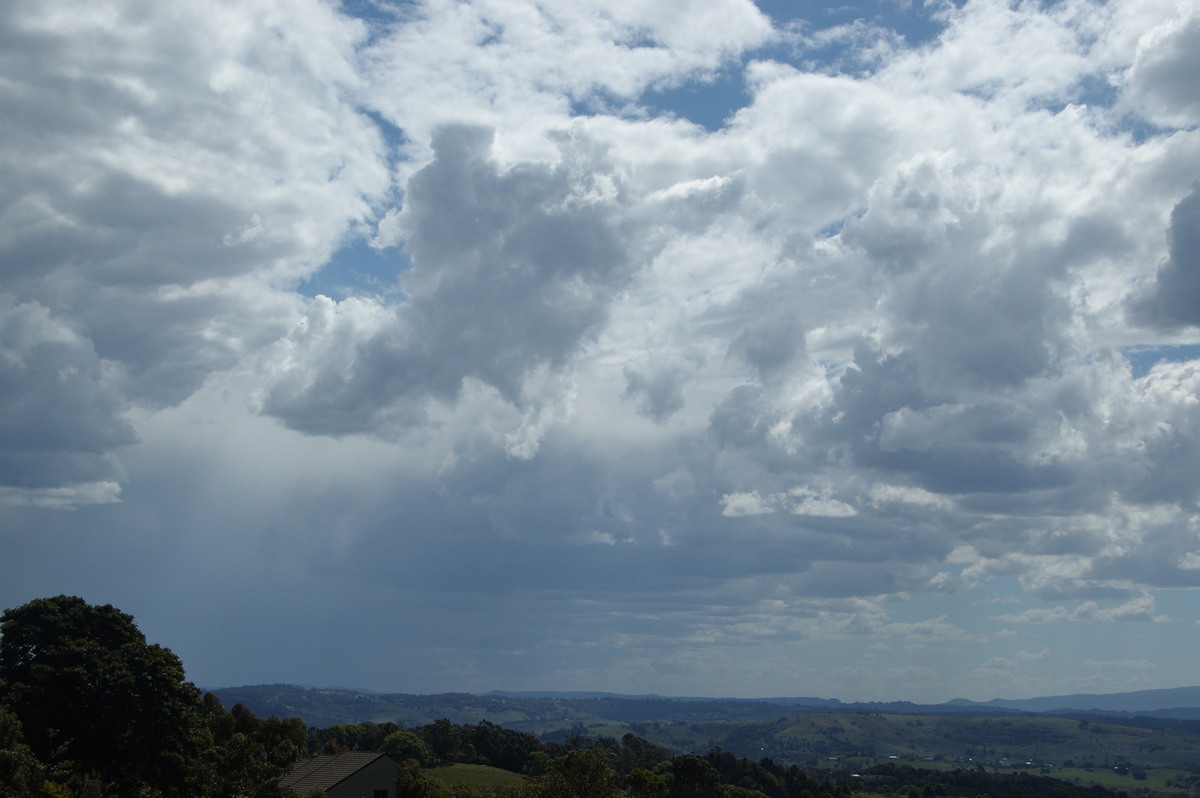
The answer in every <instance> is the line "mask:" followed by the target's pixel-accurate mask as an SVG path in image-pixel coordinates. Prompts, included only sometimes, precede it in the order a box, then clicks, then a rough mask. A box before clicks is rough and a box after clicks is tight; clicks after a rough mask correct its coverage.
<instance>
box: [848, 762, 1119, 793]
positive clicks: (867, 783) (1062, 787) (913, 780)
mask: <svg viewBox="0 0 1200 798" xmlns="http://www.w3.org/2000/svg"><path fill="white" fill-rule="evenodd" d="M862 780H863V786H864V788H866V789H869V790H871V791H872V792H876V793H883V794H894V795H897V796H902V797H903V798H937V796H949V797H950V798H960V797H961V798H973V796H984V795H986V796H990V798H1128V794H1127V793H1125V792H1123V791H1122V792H1115V791H1112V790H1106V789H1104V788H1103V787H1100V786H1095V785H1093V786H1089V787H1083V786H1080V785H1077V784H1072V783H1071V782H1068V781H1063V780H1062V779H1054V778H1050V777H1049V776H1035V775H1033V774H1031V773H993V772H989V771H985V770H983V769H982V768H973V769H961V770H948V771H939V770H923V769H920V768H914V767H912V766H911V765H896V764H884V765H876V766H875V767H873V768H871V769H869V770H867V771H866V772H865V773H864V774H863V775H862Z"/></svg>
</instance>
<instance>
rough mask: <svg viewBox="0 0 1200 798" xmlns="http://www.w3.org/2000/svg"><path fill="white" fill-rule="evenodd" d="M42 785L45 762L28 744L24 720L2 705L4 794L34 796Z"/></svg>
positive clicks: (0, 787)
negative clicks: (25, 740)
mask: <svg viewBox="0 0 1200 798" xmlns="http://www.w3.org/2000/svg"><path fill="white" fill-rule="evenodd" d="M41 786H42V766H41V763H40V762H38V761H37V759H36V758H35V757H34V756H33V752H32V751H30V750H29V746H27V745H25V743H24V740H23V737H22V735H21V721H19V720H17V716H16V715H14V714H12V713H11V712H9V711H8V710H7V709H6V708H5V707H4V706H0V795H3V796H5V798H33V796H36V795H38V794H39V792H40V788H41Z"/></svg>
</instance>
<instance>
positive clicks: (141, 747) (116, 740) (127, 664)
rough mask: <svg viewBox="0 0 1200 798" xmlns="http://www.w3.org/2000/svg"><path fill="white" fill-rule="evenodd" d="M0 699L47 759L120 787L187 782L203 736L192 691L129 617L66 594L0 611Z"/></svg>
mask: <svg viewBox="0 0 1200 798" xmlns="http://www.w3.org/2000/svg"><path fill="white" fill-rule="evenodd" d="M0 634H2V635H3V637H0V691H2V694H0V700H2V701H3V703H5V704H7V705H8V706H9V707H10V708H11V710H12V712H13V714H15V715H16V716H17V717H18V718H19V719H20V722H21V725H22V727H23V730H24V736H25V741H26V742H27V744H28V745H29V747H30V748H31V749H32V752H33V754H34V755H35V756H36V757H37V758H38V759H39V760H41V761H42V762H44V763H45V764H46V765H47V767H49V768H51V769H55V768H59V769H70V770H71V771H73V772H75V773H82V774H94V775H96V776H99V777H100V778H101V779H103V780H104V782H106V783H107V784H109V785H111V787H112V788H113V789H115V791H117V792H118V793H119V794H124V795H134V794H137V793H139V792H145V791H147V789H148V790H149V791H150V792H151V793H154V792H159V793H161V794H164V795H182V794H184V793H185V792H188V791H189V784H190V782H191V781H192V779H193V776H194V772H193V771H194V767H195V763H196V762H197V760H198V757H199V755H200V753H201V751H200V749H201V747H202V746H203V745H204V735H203V733H202V724H201V719H200V713H199V711H198V710H199V705H200V695H199V692H198V691H197V689H196V687H195V686H194V685H192V684H191V683H190V682H188V681H186V680H185V679H184V672H183V665H182V664H181V663H180V661H179V659H178V657H176V656H175V655H174V654H172V653H171V652H170V651H169V650H168V649H166V648H163V647H161V646H157V645H150V644H148V643H147V642H146V638H145V636H143V635H142V633H141V632H140V631H139V630H138V628H137V626H136V625H134V622H133V618H132V617H131V616H129V615H126V614H125V613H123V612H121V611H119V610H117V609H115V608H114V607H112V606H110V605H104V606H93V605H90V604H88V603H87V602H85V601H84V600H83V599H80V598H75V597H73V596H56V597H54V598H46V599H37V600H35V601H31V602H29V603H28V604H25V605H23V606H20V607H17V608H15V609H10V610H7V611H6V612H4V614H3V615H2V616H0Z"/></svg>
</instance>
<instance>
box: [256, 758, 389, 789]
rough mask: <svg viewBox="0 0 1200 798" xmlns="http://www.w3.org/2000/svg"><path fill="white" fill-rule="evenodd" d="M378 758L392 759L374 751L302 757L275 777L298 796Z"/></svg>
mask: <svg viewBox="0 0 1200 798" xmlns="http://www.w3.org/2000/svg"><path fill="white" fill-rule="evenodd" d="M379 759H388V760H392V757H390V756H388V755H387V754H383V753H380V752H378V751H347V752H345V753H342V754H322V755H321V756H317V757H313V758H312V759H302V760H300V761H299V762H297V763H296V766H295V767H293V768H292V772H291V773H289V774H287V775H286V776H284V777H283V778H282V779H280V780H279V786H280V787H283V788H284V789H287V790H291V791H292V792H294V793H296V795H300V796H303V795H306V794H307V793H308V791H309V790H311V789H313V788H314V787H319V788H320V789H322V790H328V789H329V788H331V787H333V786H334V785H336V784H339V783H340V782H342V781H344V780H346V779H348V778H349V777H351V776H353V775H354V774H355V773H357V772H358V771H360V770H362V769H363V768H365V767H367V766H369V765H371V764H373V763H375V762H376V761H377V760H379ZM392 761H395V760H392Z"/></svg>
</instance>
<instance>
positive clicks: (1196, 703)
mask: <svg viewBox="0 0 1200 798" xmlns="http://www.w3.org/2000/svg"><path fill="white" fill-rule="evenodd" d="M948 706H955V707H995V708H1000V709H1012V710H1016V711H1018V712H1060V711H1074V712H1128V713H1136V714H1149V715H1152V716H1157V717H1181V718H1183V717H1186V718H1192V719H1194V718H1198V717H1200V714H1198V711H1200V686H1197V687H1175V688H1171V689H1166V690H1135V691H1133V692H1130V693H1109V694H1100V695H1097V694H1091V693H1077V694H1074V695H1058V696H1044V697H1041V698H1019V699H1011V700H1008V699H1002V698H996V699H993V700H991V701H983V702H979V701H969V700H967V699H965V698H956V699H954V700H953V701H950V702H948ZM1176 711H1178V712H1183V713H1188V714H1182V715H1177V714H1171V713H1174V712H1176Z"/></svg>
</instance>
